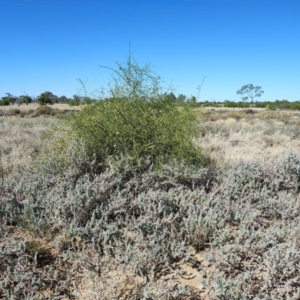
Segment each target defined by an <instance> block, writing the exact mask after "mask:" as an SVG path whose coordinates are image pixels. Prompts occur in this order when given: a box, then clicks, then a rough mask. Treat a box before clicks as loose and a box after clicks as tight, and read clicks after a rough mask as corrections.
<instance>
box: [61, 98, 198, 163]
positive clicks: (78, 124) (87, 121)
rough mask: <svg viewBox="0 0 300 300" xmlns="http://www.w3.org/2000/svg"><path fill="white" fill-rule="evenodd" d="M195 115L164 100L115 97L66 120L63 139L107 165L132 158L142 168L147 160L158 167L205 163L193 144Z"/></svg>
mask: <svg viewBox="0 0 300 300" xmlns="http://www.w3.org/2000/svg"><path fill="white" fill-rule="evenodd" d="M195 121H196V114H195V112H194V111H193V110H192V108H191V107H190V106H189V105H183V106H181V107H179V106H178V105H176V104H175V103H171V102H169V101H167V100H165V99H158V100H156V101H148V102H147V101H144V100H141V99H138V98H137V99H131V100H130V99H124V98H122V99H113V100H109V101H100V102H97V103H93V104H91V105H89V106H87V107H85V108H84V109H83V110H82V111H80V112H78V113H77V114H74V115H71V116H70V117H68V118H67V119H66V126H64V128H68V130H66V131H65V133H64V137H63V138H62V139H61V140H60V142H59V143H63V144H65V145H68V142H67V143H66V141H70V137H72V138H74V139H76V140H82V141H83V142H84V144H85V145H86V148H87V153H88V156H89V157H90V158H91V159H92V157H93V155H96V158H97V161H99V162H104V161H105V160H106V159H107V157H108V156H114V157H117V156H120V155H121V154H122V155H129V156H131V157H132V158H133V160H134V162H135V163H136V164H137V165H139V160H140V159H141V158H146V157H148V158H149V159H150V160H151V162H152V163H154V164H159V163H162V162H163V161H165V160H169V159H174V158H175V159H179V160H185V161H186V162H187V163H193V164H201V163H203V158H202V155H201V153H200V151H199V149H197V148H196V147H195V146H194V145H193V143H192V138H193V136H194V135H195V134H196V124H195Z"/></svg>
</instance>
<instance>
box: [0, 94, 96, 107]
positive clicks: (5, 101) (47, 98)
mask: <svg viewBox="0 0 300 300" xmlns="http://www.w3.org/2000/svg"><path fill="white" fill-rule="evenodd" d="M5 95H6V96H4V97H1V98H0V106H6V105H13V104H18V105H21V104H27V105H28V104H29V103H38V104H40V105H47V104H49V105H51V104H55V103H66V104H69V105H80V104H89V103H92V102H94V101H97V100H96V99H93V98H91V97H83V96H79V95H73V97H72V98H68V97H66V96H60V97H59V96H57V95H55V94H53V93H52V92H49V91H46V92H43V93H41V94H40V95H39V96H37V97H31V96H28V95H20V96H14V95H12V94H11V93H6V94H5Z"/></svg>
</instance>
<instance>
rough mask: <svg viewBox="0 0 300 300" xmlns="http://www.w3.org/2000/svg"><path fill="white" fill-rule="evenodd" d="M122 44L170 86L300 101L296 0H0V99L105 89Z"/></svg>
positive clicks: (205, 93) (216, 97) (204, 94)
mask: <svg viewBox="0 0 300 300" xmlns="http://www.w3.org/2000/svg"><path fill="white" fill-rule="evenodd" d="M129 43H130V44H131V51H132V53H133V55H134V58H135V60H136V61H137V63H138V64H139V65H140V66H143V65H145V64H147V63H149V64H150V65H151V68H152V70H153V71H154V72H155V73H157V74H158V75H160V76H161V77H162V79H163V80H164V86H165V87H166V88H168V87H170V86H171V87H173V88H175V92H174V93H175V94H179V93H183V94H185V95H187V96H190V95H195V96H197V95H198V90H197V87H198V86H199V85H200V83H201V81H202V79H203V77H204V76H205V80H204V82H203V85H202V90H201V94H200V101H204V100H209V101H224V100H226V99H230V100H234V101H239V100H240V96H239V95H237V94H236V91H237V90H238V89H240V88H241V87H242V86H243V85H244V84H248V83H252V84H254V85H255V86H256V85H259V86H261V87H262V89H263V90H264V91H265V93H264V94H263V96H262V97H261V98H260V100H272V101H273V100H276V99H280V100H281V99H287V100H290V101H295V100H300V57H299V54H300V1H299V0H159V1H158V0H151V1H150V0H130V1H129V0H128V1H126V0H109V1H108V0H106V1H103V0H27V1H25V0H0V45H1V47H0V48H1V50H0V97H2V96H5V93H6V92H9V93H11V94H13V95H15V96H19V95H21V94H24V93H26V94H28V95H31V96H38V95H39V94H41V93H42V92H44V91H51V92H53V93H54V94H56V95H58V96H61V95H66V96H68V97H71V96H72V95H74V94H78V93H81V85H80V84H79V82H78V80H77V79H81V80H83V81H84V82H86V87H87V89H88V90H89V91H90V92H93V91H96V90H97V89H99V88H101V87H104V88H107V84H108V82H109V80H110V78H111V76H110V75H111V72H110V71H109V70H107V69H103V68H100V66H101V65H105V66H108V67H112V68H114V67H116V62H120V63H122V62H124V61H125V60H126V57H127V54H128V51H129Z"/></svg>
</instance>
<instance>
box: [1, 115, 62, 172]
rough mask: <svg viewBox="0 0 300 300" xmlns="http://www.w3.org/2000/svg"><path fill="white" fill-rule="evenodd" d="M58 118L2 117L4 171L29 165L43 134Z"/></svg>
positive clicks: (2, 168)
mask: <svg viewBox="0 0 300 300" xmlns="http://www.w3.org/2000/svg"><path fill="white" fill-rule="evenodd" d="M57 122H58V120H55V119H50V118H35V119H19V118H18V119H17V118H13V117H1V118H0V165H1V170H2V173H3V172H4V173H5V174H7V173H11V172H13V171H14V169H16V168H18V167H22V166H28V165H30V163H31V162H32V159H33V157H34V155H35V154H36V153H37V151H38V149H39V147H40V145H41V143H42V139H41V137H42V135H43V134H44V133H45V132H46V131H47V129H48V128H49V127H50V126H51V125H53V124H56V123H57Z"/></svg>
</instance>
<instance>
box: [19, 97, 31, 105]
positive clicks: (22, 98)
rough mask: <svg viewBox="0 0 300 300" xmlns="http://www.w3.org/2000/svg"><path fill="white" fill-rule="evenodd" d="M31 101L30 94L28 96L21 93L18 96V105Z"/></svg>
mask: <svg viewBox="0 0 300 300" xmlns="http://www.w3.org/2000/svg"><path fill="white" fill-rule="evenodd" d="M32 101H33V99H32V98H31V97H30V96H28V95H21V96H20V97H19V101H18V102H19V105H21V103H26V104H27V105H28V104H29V103H31V102H32Z"/></svg>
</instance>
